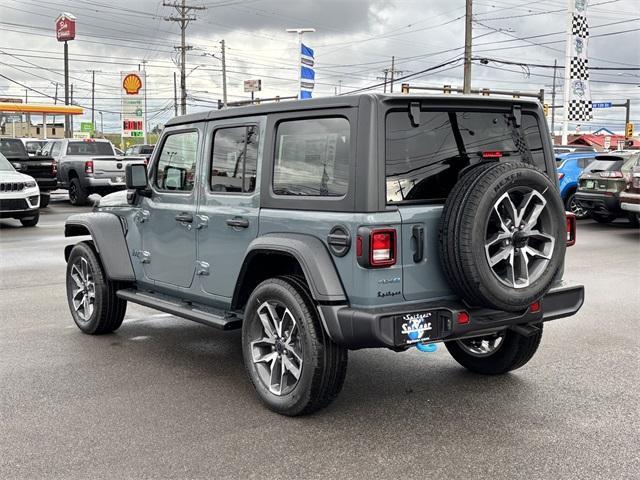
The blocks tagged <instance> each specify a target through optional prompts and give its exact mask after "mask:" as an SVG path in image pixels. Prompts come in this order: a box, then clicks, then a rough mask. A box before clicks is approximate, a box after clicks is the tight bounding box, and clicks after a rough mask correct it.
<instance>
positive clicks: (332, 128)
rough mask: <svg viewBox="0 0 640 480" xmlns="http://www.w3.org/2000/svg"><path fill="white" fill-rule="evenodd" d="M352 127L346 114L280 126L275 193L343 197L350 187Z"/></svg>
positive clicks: (274, 172) (275, 163) (276, 157)
mask: <svg viewBox="0 0 640 480" xmlns="http://www.w3.org/2000/svg"><path fill="white" fill-rule="evenodd" d="M350 145H351V143H350V127H349V121H348V120H347V119H346V118H344V117H333V118H309V119H304V120H292V121H285V122H282V123H280V124H279V125H278V131H277V137H276V153H275V160H274V166H273V192H274V193H275V194H276V195H303V196H321V197H340V196H343V195H345V194H346V193H347V189H348V186H349V163H350V159H349V156H350Z"/></svg>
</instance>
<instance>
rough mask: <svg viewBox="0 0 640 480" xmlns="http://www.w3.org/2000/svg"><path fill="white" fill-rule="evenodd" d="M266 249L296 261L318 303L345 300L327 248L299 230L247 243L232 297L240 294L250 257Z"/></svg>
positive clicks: (264, 251) (266, 251)
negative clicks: (288, 256)
mask: <svg viewBox="0 0 640 480" xmlns="http://www.w3.org/2000/svg"><path fill="white" fill-rule="evenodd" d="M269 252H280V253H284V254H288V255H290V256H292V257H293V258H295V259H296V260H297V261H298V263H299V264H300V267H301V268H302V271H303V273H304V276H305V278H306V280H307V284H308V285H309V290H310V292H311V296H312V298H313V299H314V300H316V301H317V302H318V303H320V304H345V303H347V296H346V294H345V292H344V288H343V287H342V282H341V281H340V277H339V276H338V272H337V270H336V267H335V265H334V264H333V260H332V259H331V255H330V254H329V251H328V250H327V247H326V246H325V245H324V244H323V243H322V242H321V241H320V240H319V239H318V238H316V237H313V236H311V235H305V234H299V233H270V234H267V235H262V236H260V237H258V238H256V239H254V240H253V241H252V242H251V243H250V244H249V247H248V248H247V251H246V253H245V256H244V262H243V265H242V268H241V270H240V274H239V275H238V281H237V283H236V288H235V292H234V299H235V298H237V296H238V295H239V290H240V289H241V288H242V284H243V280H244V278H245V276H246V274H247V268H248V266H249V264H250V263H251V259H252V257H253V256H255V255H259V254H261V253H269Z"/></svg>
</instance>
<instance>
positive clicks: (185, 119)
mask: <svg viewBox="0 0 640 480" xmlns="http://www.w3.org/2000/svg"><path fill="white" fill-rule="evenodd" d="M411 100H413V101H416V100H419V101H434V102H436V103H443V102H448V103H449V102H450V103H465V102H469V103H474V104H477V103H488V104H494V105H498V104H503V105H504V104H527V105H533V106H537V105H539V102H538V101H537V100H535V99H527V98H510V97H500V96H494V97H484V96H479V95H444V94H441V95H420V94H381V93H362V94H358V95H344V96H334V97H322V98H314V99H309V100H285V101H281V102H274V103H265V104H261V105H250V106H244V107H232V108H227V109H223V110H207V111H204V112H198V113H191V114H188V115H182V116H178V117H174V118H172V119H171V120H169V121H168V122H167V123H166V124H165V126H167V127H168V126H172V125H182V124H187V123H195V122H202V121H206V120H216V119H223V118H233V117H249V116H256V115H267V114H273V113H285V112H294V111H301V112H302V111H308V110H317V109H321V108H348V107H356V106H358V105H359V104H360V103H361V102H367V101H368V102H371V103H375V102H378V103H390V102H397V101H411Z"/></svg>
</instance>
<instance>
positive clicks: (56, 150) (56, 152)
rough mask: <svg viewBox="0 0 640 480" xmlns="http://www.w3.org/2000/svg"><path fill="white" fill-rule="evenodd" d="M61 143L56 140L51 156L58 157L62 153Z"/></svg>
mask: <svg viewBox="0 0 640 480" xmlns="http://www.w3.org/2000/svg"><path fill="white" fill-rule="evenodd" d="M61 148H62V147H61V144H60V142H54V144H53V146H52V147H51V156H52V157H57V156H58V155H60V149H61Z"/></svg>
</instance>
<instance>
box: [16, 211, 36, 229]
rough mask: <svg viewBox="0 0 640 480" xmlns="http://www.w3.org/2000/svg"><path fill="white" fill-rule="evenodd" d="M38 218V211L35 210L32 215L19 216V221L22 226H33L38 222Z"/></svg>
mask: <svg viewBox="0 0 640 480" xmlns="http://www.w3.org/2000/svg"><path fill="white" fill-rule="evenodd" d="M39 220H40V212H36V214H35V215H34V216H33V217H29V218H21V219H20V223H21V224H22V226H23V227H35V226H36V225H37V224H38V221H39Z"/></svg>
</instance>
